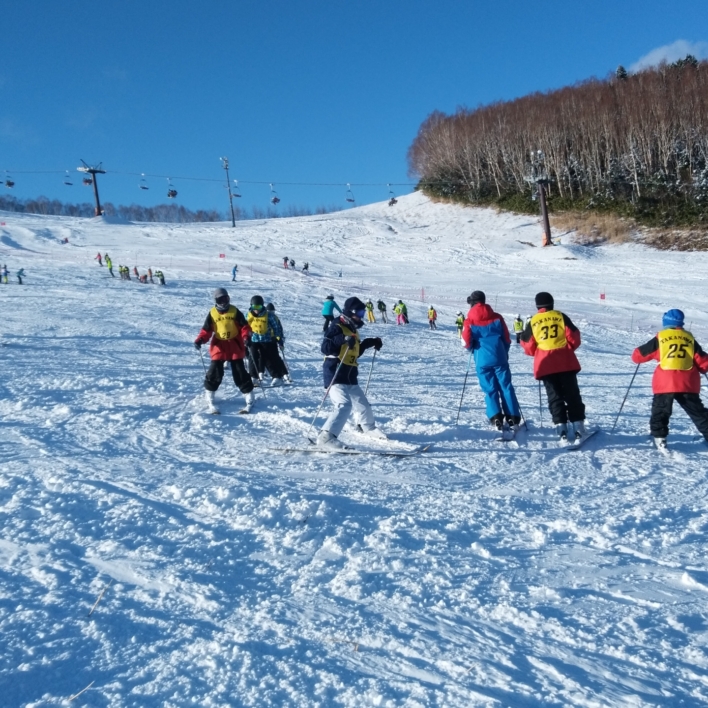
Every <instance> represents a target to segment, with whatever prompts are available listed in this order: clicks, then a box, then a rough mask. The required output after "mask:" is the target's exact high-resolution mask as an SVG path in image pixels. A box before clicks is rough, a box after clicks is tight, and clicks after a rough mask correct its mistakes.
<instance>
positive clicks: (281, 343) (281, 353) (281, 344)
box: [266, 302, 293, 384]
mask: <svg viewBox="0 0 708 708" xmlns="http://www.w3.org/2000/svg"><path fill="white" fill-rule="evenodd" d="M266 310H268V313H269V314H268V316H269V317H270V316H271V315H272V316H273V317H274V318H275V321H276V322H277V324H278V327H279V329H280V334H278V333H277V332H276V331H275V330H273V329H271V330H270V334H271V336H272V337H273V339H275V341H276V342H277V344H278V347H277V349H276V350H275V353H276V354H277V355H278V358H279V359H280V361H281V364H282V369H283V379H284V380H285V383H289V384H291V383H292V382H293V380H292V379H291V378H290V371H289V370H288V365H287V364H286V362H285V333H284V332H283V323H282V322H281V321H280V317H278V315H276V314H275V305H274V304H273V303H272V302H269V303H268V304H267V305H266Z"/></svg>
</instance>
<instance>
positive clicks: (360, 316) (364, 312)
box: [354, 310, 366, 319]
mask: <svg viewBox="0 0 708 708" xmlns="http://www.w3.org/2000/svg"><path fill="white" fill-rule="evenodd" d="M354 314H355V315H356V316H357V317H358V318H359V319H362V318H363V317H364V315H365V314H366V310H357V311H356V312H355V313H354Z"/></svg>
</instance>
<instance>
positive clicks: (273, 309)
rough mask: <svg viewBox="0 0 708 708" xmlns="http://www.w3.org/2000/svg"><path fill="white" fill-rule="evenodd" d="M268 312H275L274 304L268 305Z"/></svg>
mask: <svg viewBox="0 0 708 708" xmlns="http://www.w3.org/2000/svg"><path fill="white" fill-rule="evenodd" d="M266 310H268V312H275V305H274V304H273V303H272V302H269V303H268V304H267V305H266Z"/></svg>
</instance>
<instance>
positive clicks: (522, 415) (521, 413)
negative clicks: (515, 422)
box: [516, 401, 529, 430]
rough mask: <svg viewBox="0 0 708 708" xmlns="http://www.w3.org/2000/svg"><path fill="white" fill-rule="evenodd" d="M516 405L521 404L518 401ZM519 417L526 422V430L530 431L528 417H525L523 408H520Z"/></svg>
mask: <svg viewBox="0 0 708 708" xmlns="http://www.w3.org/2000/svg"><path fill="white" fill-rule="evenodd" d="M516 403H517V405H518V403H519V402H518V401H517V402H516ZM519 415H520V416H521V420H523V421H524V428H526V430H528V429H529V424H528V423H527V422H526V416H525V415H524V412H523V411H522V410H521V406H519Z"/></svg>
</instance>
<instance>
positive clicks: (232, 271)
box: [231, 264, 238, 283]
mask: <svg viewBox="0 0 708 708" xmlns="http://www.w3.org/2000/svg"><path fill="white" fill-rule="evenodd" d="M237 274H238V266H237V265H236V264H234V267H233V268H232V269H231V282H232V283H234V282H236V275H237Z"/></svg>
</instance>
